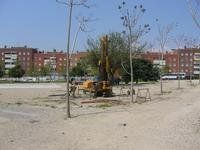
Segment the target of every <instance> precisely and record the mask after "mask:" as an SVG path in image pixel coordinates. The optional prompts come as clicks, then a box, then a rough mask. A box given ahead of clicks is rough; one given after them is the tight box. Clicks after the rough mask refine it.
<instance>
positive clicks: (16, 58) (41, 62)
mask: <svg viewBox="0 0 200 150" xmlns="http://www.w3.org/2000/svg"><path fill="white" fill-rule="evenodd" d="M86 55H87V52H78V51H77V52H76V53H73V54H71V55H70V56H71V57H70V67H71V68H72V67H75V66H76V65H77V63H78V62H79V61H80V59H82V58H83V57H85V56H86ZM17 62H18V63H19V64H20V65H21V66H22V68H23V70H25V72H27V71H28V70H29V69H32V68H34V69H35V70H38V71H40V70H41V68H42V67H44V66H47V65H48V66H49V67H50V69H52V72H54V73H57V74H59V73H61V72H63V71H65V70H66V65H67V54H66V53H64V52H63V51H56V50H53V51H38V50H37V49H35V48H28V47H26V46H24V47H10V48H8V47H6V46H5V47H4V48H0V63H1V64H3V66H4V68H5V70H9V69H11V68H13V67H14V66H15V65H16V63H17Z"/></svg>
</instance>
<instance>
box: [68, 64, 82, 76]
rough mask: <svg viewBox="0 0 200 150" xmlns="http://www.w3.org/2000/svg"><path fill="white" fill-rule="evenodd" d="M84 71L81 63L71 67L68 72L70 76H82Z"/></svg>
mask: <svg viewBox="0 0 200 150" xmlns="http://www.w3.org/2000/svg"><path fill="white" fill-rule="evenodd" d="M84 75H85V70H84V68H83V67H82V65H81V63H77V66H75V67H73V68H72V69H71V71H70V76H72V77H74V76H84Z"/></svg>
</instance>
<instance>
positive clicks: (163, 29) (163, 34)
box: [156, 19, 174, 94]
mask: <svg viewBox="0 0 200 150" xmlns="http://www.w3.org/2000/svg"><path fill="white" fill-rule="evenodd" d="M156 21H158V19H156ZM157 25H158V38H157V41H158V44H159V46H160V51H161V58H160V63H161V64H160V66H161V73H160V92H161V94H162V93H163V82H162V68H163V66H164V64H163V61H164V57H163V55H164V54H163V52H164V50H165V46H166V44H167V43H168V42H169V37H170V33H171V31H172V29H173V27H174V24H168V25H166V26H161V25H160V24H157Z"/></svg>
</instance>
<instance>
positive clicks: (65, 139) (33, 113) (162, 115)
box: [0, 81, 200, 150]
mask: <svg viewBox="0 0 200 150" xmlns="http://www.w3.org/2000/svg"><path fill="white" fill-rule="evenodd" d="M177 84H178V83H177V81H164V84H163V85H164V88H163V89H164V94H163V95H161V94H160V88H159V83H155V84H141V85H138V86H135V90H136V92H137V90H138V88H139V89H140V88H149V89H150V94H151V99H152V100H151V101H147V102H144V103H141V104H138V103H134V104H130V103H129V102H130V97H129V96H127V95H126V92H127V90H128V89H127V88H128V87H126V86H125V87H124V89H123V93H122V92H121V94H123V95H119V93H120V87H114V88H113V91H114V93H115V95H116V96H115V97H112V98H97V99H96V101H100V102H101V103H86V104H83V103H81V102H83V101H84V102H85V101H89V100H92V98H90V96H89V95H86V96H85V95H83V94H80V95H77V96H76V98H73V99H72V104H71V109H72V112H71V113H72V118H71V119H67V120H65V119H64V117H65V112H66V107H65V98H64V96H63V94H64V92H65V84H53V83H47V84H0V150H160V149H162V150H199V149H200V85H198V81H193V84H192V86H191V84H190V83H189V81H181V87H182V88H181V89H177ZM134 98H135V97H134ZM108 100H112V101H111V102H110V101H109V102H108Z"/></svg>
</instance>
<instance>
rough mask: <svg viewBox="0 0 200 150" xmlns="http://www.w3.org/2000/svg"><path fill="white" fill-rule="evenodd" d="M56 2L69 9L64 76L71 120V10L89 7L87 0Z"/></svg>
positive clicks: (68, 116) (57, 0) (68, 114)
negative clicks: (76, 7) (78, 7)
mask: <svg viewBox="0 0 200 150" xmlns="http://www.w3.org/2000/svg"><path fill="white" fill-rule="evenodd" d="M56 2H58V3H60V4H64V5H66V6H68V7H69V13H68V15H69V16H68V29H67V33H68V34H67V67H66V76H67V96H66V101H67V118H71V114H70V101H69V63H70V62H69V49H70V38H71V22H72V8H73V6H84V7H87V8H89V6H88V5H87V4H86V2H87V0H68V1H67V2H66V1H61V0H56Z"/></svg>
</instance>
